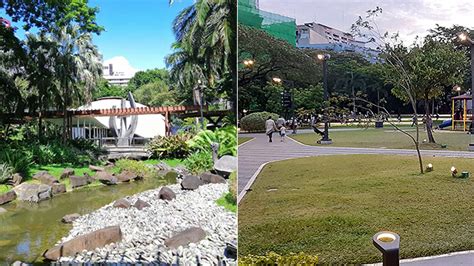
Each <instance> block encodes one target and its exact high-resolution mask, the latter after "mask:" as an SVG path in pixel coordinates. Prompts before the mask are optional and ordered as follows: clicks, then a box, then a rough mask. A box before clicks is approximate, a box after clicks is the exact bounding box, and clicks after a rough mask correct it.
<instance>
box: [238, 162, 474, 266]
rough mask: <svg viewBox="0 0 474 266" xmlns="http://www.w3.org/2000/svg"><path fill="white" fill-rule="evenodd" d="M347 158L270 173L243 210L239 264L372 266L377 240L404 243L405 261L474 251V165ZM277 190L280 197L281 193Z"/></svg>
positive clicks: (285, 165) (280, 166)
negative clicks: (282, 258)
mask: <svg viewBox="0 0 474 266" xmlns="http://www.w3.org/2000/svg"><path fill="white" fill-rule="evenodd" d="M425 163H426V164H428V163H432V164H433V166H434V171H433V172H429V173H426V174H424V175H420V174H419V172H418V171H419V170H418V165H417V158H416V157H414V156H383V155H382V156H381V155H343V156H324V157H311V158H301V159H293V160H286V161H281V162H276V163H271V164H269V165H267V166H266V167H265V168H264V170H263V171H262V173H261V174H260V175H259V176H258V178H257V180H256V182H255V183H254V185H253V186H252V191H250V192H249V193H248V194H247V195H246V197H245V198H244V199H243V201H242V202H241V203H240V205H239V256H240V255H242V256H244V255H248V254H256V255H262V254H265V253H267V252H269V251H274V252H277V253H279V254H288V253H290V252H300V251H303V252H306V253H308V254H312V255H318V256H319V259H320V261H321V263H323V264H346V263H355V264H360V263H373V262H377V261H381V255H380V253H379V252H378V250H377V249H376V248H375V247H374V246H373V244H372V240H371V238H372V236H373V235H374V234H375V233H376V232H378V231H381V230H391V231H394V232H396V233H398V234H399V235H400V236H401V249H400V255H401V257H402V258H413V257H420V256H429V255H437V254H443V253H448V252H454V251H461V250H472V249H474V242H473V241H472V237H473V235H474V219H473V217H474V208H473V207H472V204H473V201H472V200H473V195H474V180H473V177H471V178H468V179H459V178H453V177H451V175H450V167H451V166H452V165H454V166H456V167H457V168H458V169H459V170H460V171H463V170H467V171H469V172H471V173H474V164H473V163H474V160H473V159H461V158H441V157H429V158H425ZM275 189H276V190H275Z"/></svg>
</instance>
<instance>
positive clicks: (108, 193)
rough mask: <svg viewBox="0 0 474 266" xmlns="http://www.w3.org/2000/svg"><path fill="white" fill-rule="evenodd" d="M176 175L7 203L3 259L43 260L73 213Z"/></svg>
mask: <svg viewBox="0 0 474 266" xmlns="http://www.w3.org/2000/svg"><path fill="white" fill-rule="evenodd" d="M175 181H176V176H174V175H167V176H166V177H164V178H151V179H147V180H142V181H137V182H131V183H129V184H121V185H116V186H99V187H93V188H83V189H79V190H76V191H74V192H72V193H66V194H63V195H58V196H56V197H54V198H53V199H51V200H47V201H42V202H40V203H28V202H19V201H18V202H13V203H9V204H6V205H3V206H2V208H5V209H6V210H7V213H5V214H2V215H0V262H10V263H11V262H14V261H16V260H20V261H23V262H40V261H41V259H42V254H43V252H44V251H45V250H46V249H48V248H50V247H52V246H54V245H55V244H56V242H57V241H58V240H60V239H61V237H63V236H65V235H66V234H67V233H68V231H69V230H70V229H71V225H67V224H63V223H61V218H62V217H63V216H64V215H66V214H70V213H79V214H81V215H82V214H86V213H90V212H92V211H94V210H96V209H98V208H100V207H102V206H104V205H106V204H108V203H110V202H112V201H114V200H116V199H119V198H122V197H124V196H127V195H133V194H136V193H138V192H141V191H145V190H148V189H153V188H156V187H159V186H162V185H165V184H170V183H174V182H175Z"/></svg>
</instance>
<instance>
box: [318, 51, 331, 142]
mask: <svg viewBox="0 0 474 266" xmlns="http://www.w3.org/2000/svg"><path fill="white" fill-rule="evenodd" d="M330 58H331V55H329V54H318V59H319V60H320V61H321V62H322V63H323V88H324V102H327V101H328V100H329V93H328V66H327V60H329V59H330ZM319 143H320V144H332V140H331V139H330V138H329V115H328V110H327V107H326V106H325V107H324V135H323V138H322V139H321V140H320V141H319Z"/></svg>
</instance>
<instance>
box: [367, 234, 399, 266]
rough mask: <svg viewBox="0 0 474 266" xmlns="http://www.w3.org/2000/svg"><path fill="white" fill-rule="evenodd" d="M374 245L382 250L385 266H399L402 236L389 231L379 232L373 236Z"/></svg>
mask: <svg viewBox="0 0 474 266" xmlns="http://www.w3.org/2000/svg"><path fill="white" fill-rule="evenodd" d="M372 242H373V244H374V246H375V247H376V248H377V249H378V250H380V252H382V256H383V266H399V265H400V262H399V260H400V258H399V253H400V252H399V251H400V236H399V235H398V234H396V233H393V232H389V231H382V232H378V233H377V234H375V235H374V236H373V237H372Z"/></svg>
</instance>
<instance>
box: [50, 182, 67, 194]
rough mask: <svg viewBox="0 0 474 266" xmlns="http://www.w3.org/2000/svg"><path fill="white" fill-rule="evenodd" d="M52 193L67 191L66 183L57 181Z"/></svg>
mask: <svg viewBox="0 0 474 266" xmlns="http://www.w3.org/2000/svg"><path fill="white" fill-rule="evenodd" d="M51 193H53V196H54V195H57V194H62V193H66V185H65V184H61V183H55V184H53V185H52V186H51Z"/></svg>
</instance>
